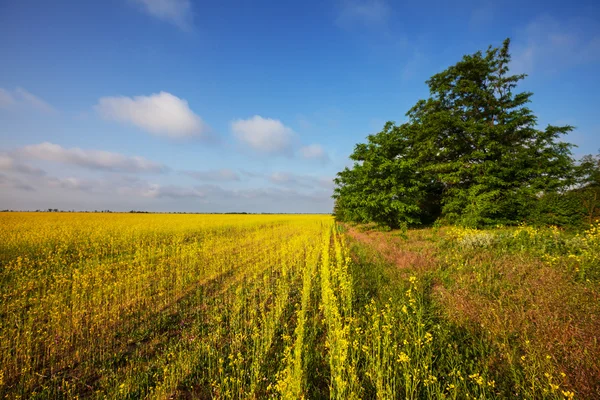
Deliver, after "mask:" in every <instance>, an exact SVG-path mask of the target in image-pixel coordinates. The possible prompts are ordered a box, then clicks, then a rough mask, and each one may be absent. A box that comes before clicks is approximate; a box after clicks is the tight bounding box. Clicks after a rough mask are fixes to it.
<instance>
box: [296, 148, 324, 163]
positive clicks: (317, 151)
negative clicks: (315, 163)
mask: <svg viewBox="0 0 600 400" xmlns="http://www.w3.org/2000/svg"><path fill="white" fill-rule="evenodd" d="M299 151H300V155H301V156H302V157H304V158H306V159H309V160H319V161H321V162H326V161H329V156H328V155H327V153H326V152H325V150H324V149H323V146H321V145H320V144H310V145H308V146H303V147H301V148H300V150H299Z"/></svg>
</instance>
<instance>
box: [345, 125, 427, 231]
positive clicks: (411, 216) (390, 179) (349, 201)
mask: <svg viewBox="0 0 600 400" xmlns="http://www.w3.org/2000/svg"><path fill="white" fill-rule="evenodd" d="M409 128H410V126H408V125H403V126H395V125H394V124H392V123H391V122H388V123H387V124H386V125H385V127H384V128H383V130H382V131H381V132H379V133H377V134H374V135H369V136H368V138H367V143H360V144H357V145H356V147H355V149H354V152H353V153H352V155H351V156H350V159H352V160H354V166H353V167H352V168H346V169H344V170H343V171H342V172H340V173H339V174H338V177H337V178H336V179H335V183H336V184H337V187H336V189H335V192H334V198H335V199H336V209H335V213H336V216H337V217H338V218H339V219H343V220H351V221H357V222H375V223H378V224H380V225H387V226H390V227H392V228H398V227H402V226H407V225H412V224H417V223H419V222H420V221H421V214H423V210H422V207H421V205H422V202H423V200H424V198H425V194H426V193H427V192H426V190H425V189H426V185H425V184H424V182H423V179H422V178H421V176H420V171H419V170H418V169H417V165H416V162H417V160H415V159H413V158H411V157H408V153H409V148H408V146H409V144H410V141H409V140H408V138H409V136H410V135H409V132H408V130H409Z"/></svg>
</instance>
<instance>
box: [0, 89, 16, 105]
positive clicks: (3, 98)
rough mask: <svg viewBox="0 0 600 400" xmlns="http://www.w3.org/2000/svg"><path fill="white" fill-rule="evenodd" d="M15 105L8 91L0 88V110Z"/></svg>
mask: <svg viewBox="0 0 600 400" xmlns="http://www.w3.org/2000/svg"><path fill="white" fill-rule="evenodd" d="M15 103H16V100H15V98H14V97H13V95H12V94H11V93H10V92H9V91H8V90H6V89H2V88H0V108H8V107H10V106H13V105H14V104H15Z"/></svg>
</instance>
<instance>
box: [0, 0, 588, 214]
mask: <svg viewBox="0 0 600 400" xmlns="http://www.w3.org/2000/svg"><path fill="white" fill-rule="evenodd" d="M449 4H451V6H449ZM599 10H600V8H599V7H598V6H597V5H596V4H595V2H594V1H581V2H577V1H575V2H558V1H556V2H552V1H543V2H542V1H540V2H523V1H493V2H492V1H490V2H485V1H484V2H481V1H479V2H472V1H455V2H452V3H447V2H442V1H439V2H436V1H424V2H410V3H404V2H397V1H391V0H387V1H386V0H331V1H330V0H321V1H311V0H307V1H303V2H291V1H228V0H225V1H219V2H202V1H191V0H106V1H101V2H100V1H60V0H56V1H52V2H48V1H39V0H38V1H30V0H20V1H8V0H4V1H2V0H0V54H1V55H2V56H1V61H0V190H1V191H0V208H11V209H38V208H39V209H46V208H61V209H77V210H94V209H111V210H130V209H137V210H149V211H196V212H226V211H249V212H330V211H331V207H332V201H331V199H330V196H331V192H332V183H331V179H332V178H333V177H334V176H335V174H336V172H337V171H339V170H341V169H342V168H343V167H344V166H346V165H348V160H347V157H348V155H349V154H350V153H351V152H352V149H353V147H354V145H355V143H357V142H361V141H364V139H365V137H366V136H367V135H368V134H370V133H374V132H377V131H378V130H380V129H381V127H382V126H383V124H384V123H385V121H387V120H393V121H397V122H402V121H404V114H405V113H406V111H407V110H408V109H409V108H410V107H411V106H412V105H413V104H414V103H415V102H416V101H417V100H418V99H420V98H424V97H426V96H427V87H426V85H425V83H424V81H425V80H426V79H427V78H428V77H430V76H431V75H433V74H434V73H436V72H439V71H441V70H443V69H445V68H446V67H447V66H449V65H452V64H454V63H455V62H456V61H458V60H459V59H460V58H461V57H462V55H463V54H468V53H473V52H475V51H477V50H480V49H485V48H487V46H488V45H490V44H491V45H500V44H501V42H502V41H503V40H504V39H505V38H506V37H510V38H511V40H512V53H513V65H512V67H513V70H514V71H515V72H524V73H527V74H529V77H528V78H527V79H526V80H525V81H524V82H523V83H522V85H521V87H520V88H521V89H522V90H528V91H532V92H534V96H533V103H532V104H531V108H532V109H533V110H534V111H535V113H536V114H537V115H538V116H539V124H540V126H545V125H546V124H548V123H552V124H565V123H567V124H571V125H574V126H576V127H577V129H576V130H575V131H574V132H573V133H572V134H571V135H569V136H568V137H567V138H566V140H567V141H570V142H572V143H575V144H577V145H578V146H579V147H578V148H576V149H575V150H574V153H575V154H576V155H577V156H580V155H583V154H588V153H597V152H598V149H600V121H599V120H598V119H597V115H598V106H599V105H600V74H598V73H597V71H598V70H600V11H599Z"/></svg>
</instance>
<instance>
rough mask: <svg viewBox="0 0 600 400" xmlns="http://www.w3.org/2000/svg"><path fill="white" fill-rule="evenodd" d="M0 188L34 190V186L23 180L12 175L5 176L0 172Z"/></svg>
mask: <svg viewBox="0 0 600 400" xmlns="http://www.w3.org/2000/svg"><path fill="white" fill-rule="evenodd" d="M0 188H4V189H5V190H6V191H8V190H10V189H16V190H23V191H27V192H31V191H34V190H35V189H34V187H33V186H31V185H29V184H27V183H25V182H23V181H22V180H21V179H19V178H15V177H13V176H7V175H4V174H1V173H0Z"/></svg>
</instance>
